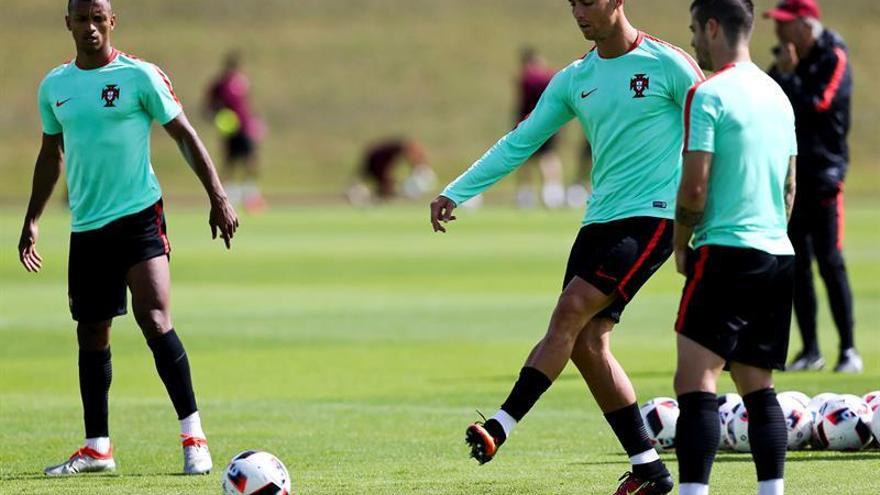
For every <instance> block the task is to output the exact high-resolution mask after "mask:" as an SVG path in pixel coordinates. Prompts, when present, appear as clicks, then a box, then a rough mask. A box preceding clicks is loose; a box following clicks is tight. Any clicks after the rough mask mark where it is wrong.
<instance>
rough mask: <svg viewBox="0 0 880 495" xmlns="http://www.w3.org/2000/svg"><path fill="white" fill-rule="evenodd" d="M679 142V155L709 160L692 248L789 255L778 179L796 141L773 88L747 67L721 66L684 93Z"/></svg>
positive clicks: (784, 101)
mask: <svg viewBox="0 0 880 495" xmlns="http://www.w3.org/2000/svg"><path fill="white" fill-rule="evenodd" d="M685 136H686V143H685V152H688V151H705V152H709V153H712V154H713V155H712V168H711V171H710V174H709V188H708V198H707V201H706V209H705V213H704V215H703V220H702V221H701V222H700V224H699V225H697V227H696V229H695V231H694V245H695V246H696V247H700V246H704V245H707V244H714V245H722V246H730V247H742V248H752V249H758V250H760V251H764V252H766V253H769V254H773V255H791V254H794V249H793V248H792V245H791V241H789V239H788V232H787V223H788V221H787V218H786V214H785V180H786V177H787V174H788V168H789V162H790V158H791V157H792V156H794V155H797V135H796V134H795V120H794V111H793V110H792V107H791V103H789V100H788V97H786V96H785V93H783V91H782V89H781V88H780V87H779V85H778V84H776V82H775V81H773V79H771V78H770V77H769V76H767V75H766V74H765V73H764V71H762V70H761V69H760V68H758V67H757V66H756V65H755V64H753V63H751V62H741V63H737V64H733V65H728V66H726V67H725V68H724V69H722V70H720V71H719V72H718V73H716V74H715V76H713V77H711V78H709V79H708V80H706V82H704V83H702V84H698V85H696V86H694V87H693V88H691V90H690V91H689V93H688V99H687V103H686V105H685Z"/></svg>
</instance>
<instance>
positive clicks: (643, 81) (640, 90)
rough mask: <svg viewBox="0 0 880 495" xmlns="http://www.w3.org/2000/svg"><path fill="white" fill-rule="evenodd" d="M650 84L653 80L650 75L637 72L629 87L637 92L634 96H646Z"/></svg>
mask: <svg viewBox="0 0 880 495" xmlns="http://www.w3.org/2000/svg"><path fill="white" fill-rule="evenodd" d="M650 86H651V80H650V79H648V76H646V75H645V74H636V75H635V76H633V78H632V80H631V81H630V82H629V89H631V90H632V91H633V92H634V93H635V95H633V98H644V97H645V91H647V90H648V88H649V87H650Z"/></svg>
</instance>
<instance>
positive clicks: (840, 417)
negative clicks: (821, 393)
mask: <svg viewBox="0 0 880 495" xmlns="http://www.w3.org/2000/svg"><path fill="white" fill-rule="evenodd" d="M871 416H872V414H871V409H870V408H869V407H868V404H866V403H865V401H863V400H862V399H861V398H859V397H855V396H842V397H840V398H838V399H835V400H831V401H828V402H826V403H825V405H824V406H822V409H820V410H819V420H818V422H817V423H816V424H814V425H813V435H814V436H816V437H817V440H818V443H819V445H820V446H822V447H824V448H828V449H832V450H850V451H852V450H862V449H863V448H865V447H867V446H868V444H870V443H871V439H872V437H873V434H872V433H871Z"/></svg>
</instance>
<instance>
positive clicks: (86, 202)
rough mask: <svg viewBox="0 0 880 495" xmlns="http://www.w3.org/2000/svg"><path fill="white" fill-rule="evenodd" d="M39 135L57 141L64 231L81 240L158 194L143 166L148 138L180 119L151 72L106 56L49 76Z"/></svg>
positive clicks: (168, 91) (162, 79) (158, 74)
mask: <svg viewBox="0 0 880 495" xmlns="http://www.w3.org/2000/svg"><path fill="white" fill-rule="evenodd" d="M39 106H40V115H41V117H42V121H43V132H44V133H45V134H49V135H56V134H63V135H64V161H65V164H66V176H67V187H68V191H69V196H70V210H71V212H72V216H73V225H72V230H73V231H74V232H82V231H87V230H94V229H98V228H101V227H103V226H104V225H107V224H108V223H110V222H112V221H113V220H116V219H118V218H120V217H123V216H126V215H130V214H132V213H136V212H138V211H141V210H143V209H144V208H147V207H148V206H150V205H151V204H153V203H155V202H156V201H158V200H159V198H160V197H161V195H162V191H161V189H160V187H159V181H158V180H157V179H156V175H155V173H154V172H153V167H152V164H151V163H150V131H151V127H152V122H153V121H154V120H155V121H157V122H159V123H160V124H162V125H164V124H167V123H168V122H170V121H172V120H173V119H174V118H176V117H177V116H178V115H179V114H180V112H181V111H182V108H181V105H180V102H179V101H178V99H177V96H175V94H174V91H173V89H172V88H171V83H170V82H169V80H168V77H167V76H166V75H165V73H163V72H162V71H161V70H160V69H159V68H158V67H156V66H155V65H153V64H150V63H148V62H144V61H143V60H139V59H137V58H134V57H131V56H128V55H125V54H123V53H120V52H116V51H114V54H113V57H112V59H111V61H110V62H109V63H108V64H106V65H104V66H103V67H99V68H97V69H91V70H83V69H80V68H79V67H77V65H76V63H74V62H73V61H71V62H69V63H67V64H64V65H62V66H60V67H57V68H55V69H53V70H52V71H51V72H49V74H48V75H47V76H46V78H45V79H43V82H42V83H41V84H40V91H39Z"/></svg>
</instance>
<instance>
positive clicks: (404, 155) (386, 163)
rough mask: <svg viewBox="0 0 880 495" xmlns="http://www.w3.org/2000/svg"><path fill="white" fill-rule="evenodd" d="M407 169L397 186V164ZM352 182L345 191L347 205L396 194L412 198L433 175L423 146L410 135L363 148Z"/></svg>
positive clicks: (423, 190)
mask: <svg viewBox="0 0 880 495" xmlns="http://www.w3.org/2000/svg"><path fill="white" fill-rule="evenodd" d="M403 164H406V165H408V166H409V168H410V172H409V175H408V176H407V177H406V178H404V179H403V182H402V184H401V185H400V186H401V187H400V188H398V187H397V181H398V177H400V174H398V173H397V169H398V166H399V165H403ZM357 175H358V177H357V179H356V182H355V183H354V184H353V185H351V186H350V187H349V188H348V190H347V191H346V197H347V198H348V201H349V202H350V203H351V204H354V205H361V204H367V203H370V202H372V201H373V200H378V201H389V200H391V199H393V198H395V197H397V196H399V195H401V194H402V195H403V196H404V197H406V198H409V199H416V198H418V197H419V196H422V195H423V194H425V193H426V192H427V191H429V190H431V188H433V187H434V185H435V184H436V182H437V175H436V174H435V173H434V170H433V169H432V168H431V166H430V165H429V164H428V155H427V153H426V152H425V147H424V146H422V144H421V143H419V142H418V141H416V140H415V139H412V138H403V137H391V138H385V139H382V140H379V141H378V142H375V143H373V144H371V145H369V146H368V147H367V149H366V150H365V151H364V155H363V159H362V161H361V165H360V168H359V169H358V170H357Z"/></svg>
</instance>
